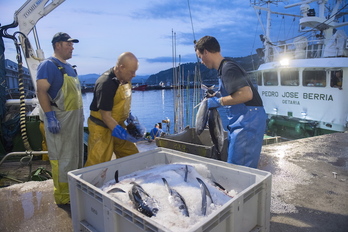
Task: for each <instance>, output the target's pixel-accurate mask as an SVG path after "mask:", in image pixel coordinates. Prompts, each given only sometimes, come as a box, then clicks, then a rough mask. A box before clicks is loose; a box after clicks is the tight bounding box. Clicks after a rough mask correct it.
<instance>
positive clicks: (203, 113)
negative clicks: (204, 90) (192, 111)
mask: <svg viewBox="0 0 348 232" xmlns="http://www.w3.org/2000/svg"><path fill="white" fill-rule="evenodd" d="M208 113H209V109H208V102H207V99H206V98H204V99H203V101H202V102H201V104H200V106H199V108H198V111H197V114H196V133H197V135H200V134H202V132H203V131H204V129H205V127H206V125H207V122H208Z"/></svg>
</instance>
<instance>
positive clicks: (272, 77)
mask: <svg viewBox="0 0 348 232" xmlns="http://www.w3.org/2000/svg"><path fill="white" fill-rule="evenodd" d="M263 82H264V83H265V85H268V86H271V85H278V77H277V72H276V71H273V72H264V73H263Z"/></svg>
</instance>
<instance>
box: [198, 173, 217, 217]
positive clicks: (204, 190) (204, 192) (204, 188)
mask: <svg viewBox="0 0 348 232" xmlns="http://www.w3.org/2000/svg"><path fill="white" fill-rule="evenodd" d="M196 179H197V181H198V182H199V187H200V188H201V193H202V214H203V216H205V215H206V214H207V205H208V202H207V196H208V197H209V198H210V201H211V203H214V202H213V198H211V195H210V192H209V189H208V188H207V186H206V185H205V183H204V182H203V181H202V180H201V179H200V178H198V177H197V178H196Z"/></svg>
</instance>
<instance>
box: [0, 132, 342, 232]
mask: <svg viewBox="0 0 348 232" xmlns="http://www.w3.org/2000/svg"><path fill="white" fill-rule="evenodd" d="M138 146H139V150H140V151H146V150H151V149H153V148H155V147H156V145H155V143H154V142H152V143H149V142H147V141H144V142H141V143H139V144H138ZM16 165H17V166H16ZM40 166H43V167H45V168H46V169H48V170H49V168H50V167H49V163H48V161H40V160H37V161H34V162H33V167H32V169H33V170H35V169H36V168H37V167H40ZM259 169H261V170H265V171H269V172H271V173H272V202H271V222H270V231H271V232H279V231H286V232H292V231H293V232H295V231H296V232H297V231H309V232H312V231H313V232H314V231H315V232H318V231H325V232H327V231H335V232H341V231H342V232H345V231H347V228H348V210H347V209H348V133H335V134H330V135H322V136H317V137H312V138H306V139H299V140H293V141H287V142H282V143H275V144H270V145H264V146H263V148H262V155H261V160H260V164H259ZM8 170H11V172H9V171H8ZM3 172H7V174H8V177H10V176H12V177H14V178H16V179H20V177H19V176H22V177H23V176H25V174H26V175H27V174H28V167H19V164H18V163H17V162H7V163H4V164H3V165H2V166H1V167H0V173H3ZM3 179H5V178H3ZM2 181H3V180H2ZM7 181H9V180H7ZM0 208H1V211H0V218H1V220H0V231H11V232H13V231H38V232H40V231H45V232H47V231H60V232H62V231H72V221H71V215H70V206H67V207H57V206H56V205H55V203H54V200H53V183H52V180H47V181H42V182H34V181H30V182H26V183H20V184H14V185H11V186H9V187H5V188H0Z"/></svg>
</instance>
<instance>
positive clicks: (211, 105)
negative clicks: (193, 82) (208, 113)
mask: <svg viewBox="0 0 348 232" xmlns="http://www.w3.org/2000/svg"><path fill="white" fill-rule="evenodd" d="M220 106H221V103H220V98H217V97H211V98H208V109H209V110H211V109H215V108H218V107H220Z"/></svg>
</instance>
